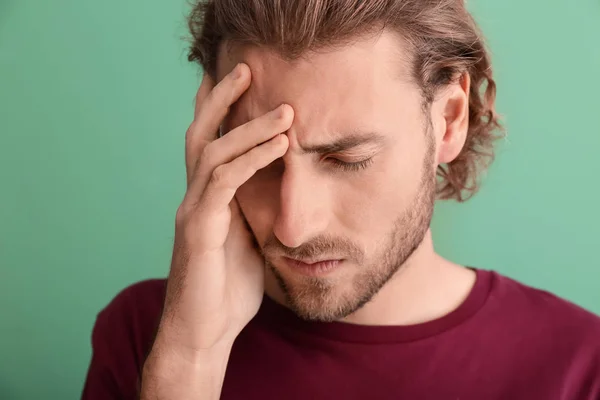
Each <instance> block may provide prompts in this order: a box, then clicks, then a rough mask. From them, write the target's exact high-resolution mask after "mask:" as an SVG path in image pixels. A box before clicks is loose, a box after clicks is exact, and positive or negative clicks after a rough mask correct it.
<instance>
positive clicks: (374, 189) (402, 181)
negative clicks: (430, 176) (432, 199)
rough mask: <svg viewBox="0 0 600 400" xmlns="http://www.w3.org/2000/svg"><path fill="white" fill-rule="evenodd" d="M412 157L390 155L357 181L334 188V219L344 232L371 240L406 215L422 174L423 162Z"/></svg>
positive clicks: (399, 154) (397, 153)
mask: <svg viewBox="0 0 600 400" xmlns="http://www.w3.org/2000/svg"><path fill="white" fill-rule="evenodd" d="M412 153H413V154H403V153H402V152H393V151H390V152H389V153H388V154H386V155H385V156H384V158H382V159H380V160H379V161H378V162H376V163H375V164H374V165H373V166H372V167H371V168H370V169H369V170H368V172H367V171H365V173H363V174H362V175H361V176H360V177H359V178H357V179H354V180H349V181H348V182H347V183H345V184H344V185H336V186H337V187H336V192H335V193H336V198H337V199H338V204H340V207H339V208H338V210H337V213H338V216H337V217H338V218H339V220H340V221H342V222H343V224H344V226H345V228H346V229H349V230H352V231H355V232H357V233H358V234H360V235H361V236H365V237H366V236H370V237H371V238H373V237H375V236H377V232H387V231H388V230H389V229H390V226H391V224H392V223H393V222H394V221H395V220H396V218H398V217H399V216H400V215H402V214H403V213H405V212H406V211H407V209H408V207H409V206H410V204H412V200H413V199H414V197H415V196H416V195H417V192H418V190H419V188H420V184H421V175H422V170H423V159H422V158H419V157H418V154H419V153H418V152H412ZM414 153H417V156H415V155H414Z"/></svg>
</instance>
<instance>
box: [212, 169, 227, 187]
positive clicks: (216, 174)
mask: <svg viewBox="0 0 600 400" xmlns="http://www.w3.org/2000/svg"><path fill="white" fill-rule="evenodd" d="M228 171H229V168H227V167H226V166H225V165H219V166H218V167H216V168H215V169H214V170H213V172H212V176H211V180H212V182H213V184H215V185H217V186H222V185H224V184H225V183H226V182H227V178H228V176H229V172H228Z"/></svg>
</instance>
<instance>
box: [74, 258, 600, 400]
mask: <svg viewBox="0 0 600 400" xmlns="http://www.w3.org/2000/svg"><path fill="white" fill-rule="evenodd" d="M164 294H165V281H164V280H149V281H144V282H140V283H137V284H135V285H133V286H130V287H129V288H127V289H125V290H124V291H122V292H121V293H120V294H119V295H118V296H117V297H116V298H115V299H114V300H113V301H112V302H111V303H110V304H109V305H108V306H107V307H106V308H105V309H104V310H103V311H101V312H100V314H99V315H98V318H97V321H96V325H95V327H94V330H93V334H92V347H93V356H92V361H91V365H90V368H89V371H88V375H87V380H86V383H85V388H84V390H83V396H82V398H83V399H84V400H96V399H136V398H137V397H138V391H139V384H140V372H141V369H142V366H143V363H144V359H145V357H146V355H147V353H148V352H149V350H150V347H151V345H152V341H153V336H154V334H155V331H156V327H157V324H158V321H159V317H160V312H161V308H162V303H163V298H164ZM221 398H222V399H225V400H232V399H234V400H240V399H244V400H254V399H256V400H259V399H260V400H267V399H273V400H295V399H298V400H307V399H311V400H317V399H327V400H331V399H335V400H337V399H340V400H341V399H344V400H349V399H350V400H352V399H368V400H370V399H390V400H391V399H394V400H398V399H407V400H421V399H428V400H446V399H447V400H470V399H473V400H493V399H506V400H520V399H523V400H537V399H540V400H553V399H561V400H584V399H585V400H599V399H600V318H599V317H597V316H595V315H594V314H592V313H589V312H587V311H585V310H583V309H582V308H580V307H578V306H576V305H574V304H572V303H570V302H568V301H566V300H563V299H560V298H558V297H556V296H554V295H552V294H550V293H548V292H545V291H541V290H538V289H534V288H531V287H528V286H525V285H523V284H521V283H518V282H516V281H514V280H512V279H510V278H507V277H504V276H502V275H500V274H498V273H496V272H490V271H484V270H477V281H476V284H475V286H474V288H473V290H472V291H471V293H470V295H469V296H468V298H467V299H466V300H465V301H464V302H463V304H462V305H460V306H459V308H457V309H456V310H455V311H453V312H451V313H450V314H448V315H446V316H444V317H442V318H440V319H437V320H434V321H430V322H426V323H422V324H418V325H410V326H383V327H382V326H379V327H374V326H361V325H352V324H348V323H342V322H334V323H324V322H306V321H303V320H301V319H299V318H298V317H297V316H296V315H295V314H294V313H292V312H291V311H290V310H288V309H287V308H285V307H283V306H280V305H279V304H277V303H275V302H274V301H272V300H271V299H269V298H268V297H266V296H265V298H264V301H263V304H262V306H261V309H260V311H259V312H258V314H257V316H256V317H255V318H254V319H253V320H252V321H251V322H250V323H249V324H248V325H247V326H246V328H245V329H244V330H243V331H242V332H241V334H240V335H239V336H238V338H237V340H236V342H235V344H234V347H233V349H232V352H231V356H230V359H229V363H228V366H227V372H226V376H225V382H224V384H223V390H222V396H221Z"/></svg>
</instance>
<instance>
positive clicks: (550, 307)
mask: <svg viewBox="0 0 600 400" xmlns="http://www.w3.org/2000/svg"><path fill="white" fill-rule="evenodd" d="M491 274H492V276H493V285H492V290H491V293H490V299H489V301H490V302H491V303H492V306H493V307H496V308H497V309H498V311H500V310H501V309H504V310H505V311H509V312H510V315H511V317H512V318H514V319H523V320H525V319H529V320H531V322H536V323H537V324H539V327H540V329H541V328H543V327H545V328H551V329H552V330H566V331H572V330H574V329H577V334H578V335H583V336H585V335H588V334H589V335H592V337H594V338H595V339H596V340H595V342H596V343H597V344H598V345H600V341H599V340H598V338H600V336H598V335H599V334H600V316H598V315H596V314H594V313H592V312H591V311H589V310H586V309H585V308H583V307H581V306H579V305H577V304H575V303H573V302H572V301H570V300H567V299H565V298H563V297H560V296H558V295H556V294H554V293H552V292H550V291H548V290H543V289H539V288H536V287H533V286H530V285H527V284H525V283H521V282H519V281H517V280H515V279H513V278H509V277H507V276H504V275H500V274H498V273H496V272H491Z"/></svg>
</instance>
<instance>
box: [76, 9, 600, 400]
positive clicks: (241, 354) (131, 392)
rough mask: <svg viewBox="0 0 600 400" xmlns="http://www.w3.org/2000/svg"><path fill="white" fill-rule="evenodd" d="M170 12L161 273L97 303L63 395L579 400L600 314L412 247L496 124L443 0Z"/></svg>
mask: <svg viewBox="0 0 600 400" xmlns="http://www.w3.org/2000/svg"><path fill="white" fill-rule="evenodd" d="M190 28H191V32H192V36H193V39H194V41H193V45H192V49H191V53H190V60H197V61H199V62H200V63H201V64H202V66H203V67H204V70H205V75H204V79H203V81H202V85H201V86H200V89H199V91H198V96H197V101H196V110H195V117H194V121H193V123H192V124H191V126H190V128H189V130H188V132H187V134H186V166H187V178H188V179H187V182H188V187H187V192H186V195H185V197H184V199H183V201H182V203H181V206H180V207H179V209H178V210H177V217H176V238H175V245H174V251H173V260H172V266H171V272H170V275H169V278H168V280H167V281H161V280H153V281H145V282H141V283H138V284H135V285H133V286H131V287H129V288H127V289H125V290H124V291H123V292H122V293H120V294H119V295H118V296H117V297H116V298H115V299H114V300H113V301H112V302H111V303H110V304H109V305H108V306H107V307H106V308H105V309H104V310H103V311H102V312H101V313H100V314H99V316H98V319H97V322H96V326H95V328H94V332H93V358H92V362H91V366H90V369H89V372H88V377H87V381H86V385H85V389H84V393H83V398H84V399H135V398H138V397H141V398H142V399H148V400H149V399H169V400H180V399H218V398H222V399H277V400H281V399H411V400H415V399H448V400H450V399H452V400H455V399H461V400H466V399H477V400H481V399H511V400H516V399H527V400H531V399H544V400H548V399H561V400H567V399H569V400H583V399H585V400H592V399H596V400H597V399H600V319H598V318H597V317H596V316H594V315H593V314H591V313H589V312H587V311H585V310H583V309H581V308H579V307H577V306H575V305H573V304H571V303H569V302H567V301H565V300H562V299H559V298H557V297H555V296H553V295H552V294H549V293H547V292H543V291H540V290H536V289H533V288H530V287H527V286H524V285H522V284H520V283H517V282H515V281H513V280H511V279H509V278H507V277H503V276H501V275H499V274H498V273H495V272H491V271H485V270H481V269H474V268H467V267H463V266H459V265H456V264H454V263H452V262H450V261H448V260H445V259H443V258H441V257H440V256H439V255H437V254H436V253H435V251H434V247H433V243H432V239H431V234H430V230H429V226H430V220H431V216H432V212H433V206H434V200H435V199H436V198H442V199H449V198H454V199H458V200H463V199H464V198H465V196H468V195H469V194H472V193H473V192H474V190H475V188H476V178H477V174H478V172H479V170H480V169H481V167H483V166H485V164H486V157H487V156H490V155H491V154H492V144H493V142H494V140H495V139H496V138H497V137H498V136H499V134H498V133H497V131H498V130H499V128H500V126H499V123H498V120H497V116H496V114H495V111H494V97H495V96H494V95H495V84H494V81H493V78H492V72H491V67H490V61H489V57H488V54H487V52H486V49H485V46H484V43H483V42H482V39H481V35H480V33H479V31H478V29H477V27H476V25H475V23H474V22H473V20H472V19H471V17H470V15H469V14H468V12H467V11H466V10H465V7H464V4H463V3H462V2H461V1H459V0H367V1H365V0H312V1H300V0H286V1H276V0H253V1H248V0H216V1H210V2H208V3H207V4H199V5H197V6H196V7H195V9H194V11H193V13H192V16H191V18H190ZM215 83H216V84H215ZM487 160H488V161H489V157H488V158H487Z"/></svg>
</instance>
